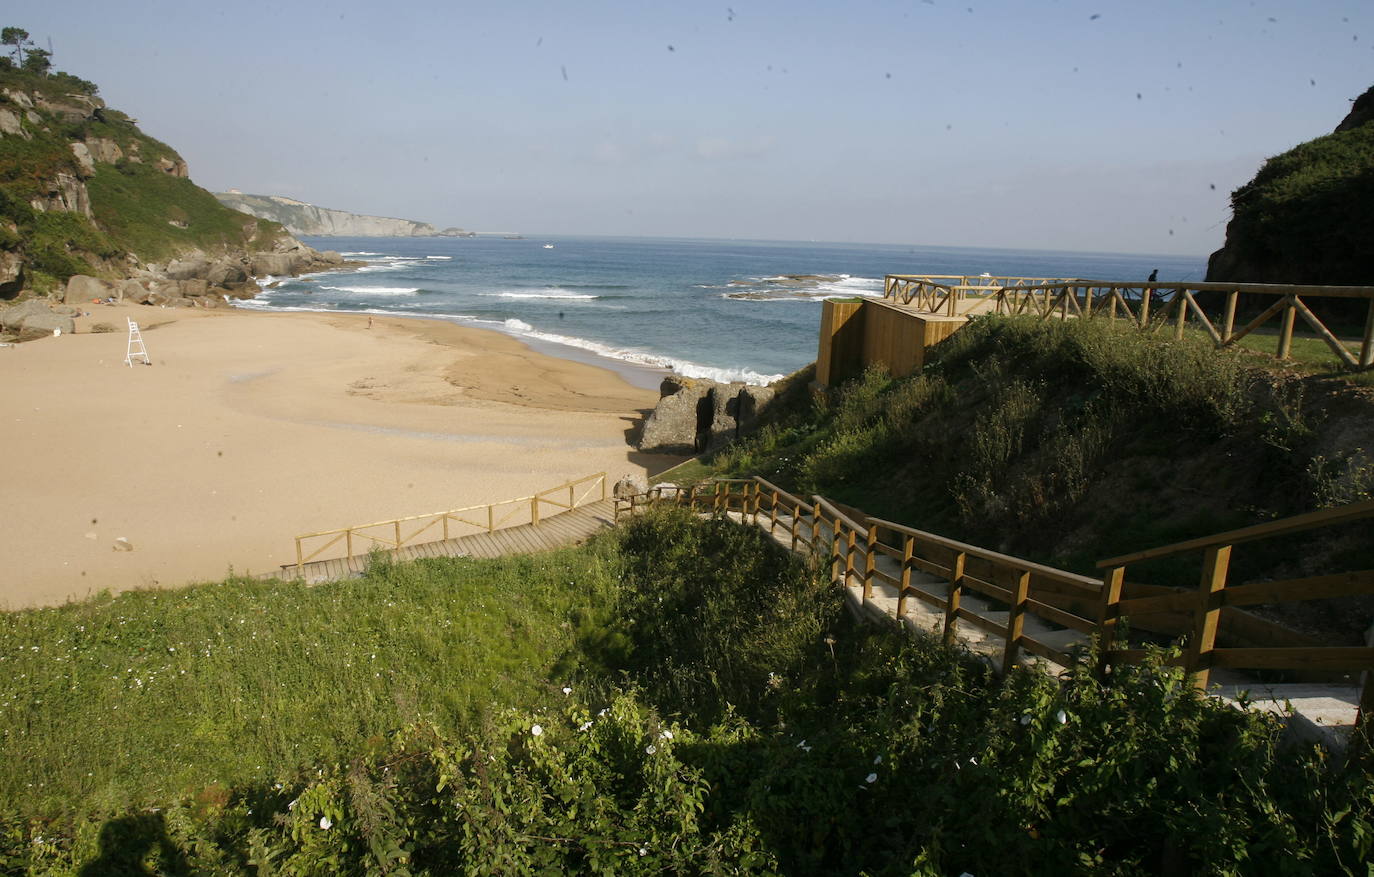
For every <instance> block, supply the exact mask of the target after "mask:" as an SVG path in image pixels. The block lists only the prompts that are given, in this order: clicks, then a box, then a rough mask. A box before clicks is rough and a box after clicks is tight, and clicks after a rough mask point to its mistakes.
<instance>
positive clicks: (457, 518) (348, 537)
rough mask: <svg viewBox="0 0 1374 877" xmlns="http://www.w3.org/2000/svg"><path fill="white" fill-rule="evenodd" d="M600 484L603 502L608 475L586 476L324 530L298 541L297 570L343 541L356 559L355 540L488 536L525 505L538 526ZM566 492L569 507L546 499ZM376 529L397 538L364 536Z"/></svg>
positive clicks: (389, 542) (393, 543)
mask: <svg viewBox="0 0 1374 877" xmlns="http://www.w3.org/2000/svg"><path fill="white" fill-rule="evenodd" d="M597 482H599V483H600V485H601V498H602V499H605V498H606V473H605V472H598V473H596V474H594V475H585V476H583V477H581V478H574V479H573V480H571V481H565V482H564V483H562V484H559V485H557V486H556V487H550V488H548V489H546V490H541V491H539V492H538V493H534V494H531V495H529V496H521V497H517V498H515V499H503V500H499V501H497V502H490V503H486V504H484V505H471V506H464V507H463V508H458V509H448V510H446V511H441V512H429V513H428V514H421V515H406V516H405V517H401V518H389V519H387V520H385V521H373V522H372V523H369V524H354V525H353V526H350V527H337V528H335V529H332V530H320V531H319V532H316V533H304V534H301V535H300V536H297V537H296V569H297V571H300V570H301V567H302V566H304V564H306V563H308V562H309V561H311V560H314V559H315V558H316V557H319V556H320V555H321V554H323V553H324V552H325V551H327V550H329V549H330V548H331V547H333V546H334V545H337V544H338V543H339V541H340V540H341V539H342V540H345V544H346V554H348V555H349V556H352V554H353V537H354V536H357V537H358V538H360V539H367V540H369V541H371V542H373V543H374V544H382V545H389V546H390V547H392V548H400V547H401V546H403V545H405V544H406V543H408V542H410V541H411V540H412V539H414V538H415V537H416V536H418V535H420V534H421V533H423V532H425V531H426V530H428V529H429V528H431V527H433V526H435V525H436V524H439V523H442V524H443V531H444V535H443V538H444V539H447V538H448V525H449V522H450V521H454V522H457V523H461V524H466V525H468V526H470V527H476V528H478V529H486V530H487V531H488V532H491V531H492V530H495V529H497V528H498V527H499V526H500V525H502V524H505V523H506V522H507V521H509V520H510V519H511V517H512V516H513V515H515V514H516V513H517V512H518V511H519V510H520V508H523V507H524V505H525V504H528V505H529V508H530V518H531V523H533V524H535V525H538V523H539V503H541V502H544V503H549V504H550V505H554V506H557V507H559V508H564V509H574V508H577V507H578V506H579V505H581V504H582V503H583V502H585V501H586V499H587V497H589V496H590V495H591V493H592V491H593V490H595V489H596V484H597ZM589 483H590V484H591V486H590V487H588V488H587V490H586V491H585V492H584V493H583V494H582V496H581V497H574V491H575V489H576V488H577V486H578V485H579V484H589ZM562 490H566V491H568V503H567V504H566V505H565V504H563V503H561V502H558V501H556V500H551V499H548V498H547V496H546V495H547V494H551V493H554V492H556V491H562ZM502 506H514V508H512V510H511V511H509V512H507V513H505V514H504V515H502V516H501V517H500V518H497V517H496V509H498V508H500V507H502ZM479 509H482V510H485V511H486V517H487V521H486V523H485V524H483V523H480V522H478V521H472V520H468V519H467V518H463V517H461V515H462V513H464V512H473V511H477V510H479ZM429 518H432V519H433V520H431V521H430V522H429V523H428V524H425V525H424V526H423V527H420V528H419V529H418V530H414V531H412V532H411V533H410V534H408V535H406V534H403V533H402V532H401V525H402V524H405V523H408V522H411V521H421V520H425V519H429ZM373 527H391V528H393V535H392V537H391V538H386V537H382V536H377V535H374V534H371V533H364V532H361V531H363V530H368V529H371V528H373ZM323 536H333V537H334V538H333V539H331V540H329V541H328V542H326V543H325V544H324V545H322V546H320V547H319V548H317V549H315V551H314V552H312V553H311V554H309V555H307V554H305V553H304V547H303V544H302V543H303V542H304V540H306V539H317V538H320V537H323ZM431 541H432V540H431Z"/></svg>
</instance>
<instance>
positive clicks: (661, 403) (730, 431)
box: [638, 376, 773, 454]
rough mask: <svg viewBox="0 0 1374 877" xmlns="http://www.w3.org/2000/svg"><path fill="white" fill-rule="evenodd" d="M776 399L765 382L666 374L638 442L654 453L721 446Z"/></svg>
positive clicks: (696, 451)
mask: <svg viewBox="0 0 1374 877" xmlns="http://www.w3.org/2000/svg"><path fill="white" fill-rule="evenodd" d="M772 399H773V391H772V390H771V389H769V388H767V387H754V386H750V385H749V384H721V383H717V382H715V381H707V380H701V379H698V378H683V377H677V376H671V377H667V378H664V379H663V384H662V385H661V386H660V387H659V400H658V405H657V406H656V407H655V408H654V410H653V412H652V413H650V415H649V417H648V418H647V419H646V420H645V421H644V429H643V430H642V432H641V433H640V437H639V443H638V448H639V450H641V451H644V452H646V453H652V454H700V453H710V452H712V451H716V450H719V449H720V448H722V447H724V446H725V445H727V444H729V443H730V442H732V441H734V440H735V439H736V438H738V437H739V436H741V435H745V434H747V433H748V432H749V431H750V430H752V429H753V427H754V425H755V422H756V421H757V419H758V416H759V414H760V413H762V411H763V409H764V407H765V406H767V404H768V403H769V402H770V401H772Z"/></svg>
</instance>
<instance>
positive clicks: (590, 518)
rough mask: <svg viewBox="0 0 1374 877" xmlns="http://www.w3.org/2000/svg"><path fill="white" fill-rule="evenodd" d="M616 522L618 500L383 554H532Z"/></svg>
mask: <svg viewBox="0 0 1374 877" xmlns="http://www.w3.org/2000/svg"><path fill="white" fill-rule="evenodd" d="M613 522H614V507H613V505H612V500H609V499H603V500H598V501H596V502H591V503H588V504H586V505H582V506H578V507H577V508H575V509H572V510H570V511H565V512H561V513H559V514H556V515H548V516H545V517H542V518H541V519H540V521H539V523H538V524H519V525H517V526H513V527H505V528H502V529H499V530H493V531H491V532H490V533H473V534H471V535H468V536H458V537H455V538H453V539H441V540H438V541H435V542H421V543H419V544H417V545H407V546H405V547H403V548H397V549H392V550H389V551H385V552H383V554H385V555H386V556H388V557H391V558H394V559H395V560H418V559H419V558H422V557H502V556H504V555H507V554H530V553H533V552H537V551H550V550H552V549H555V548H564V547H566V546H569V545H576V544H578V543H581V542H585V541H586V540H587V539H589V538H590V537H591V536H592V534H593V533H596V532H597V531H598V530H602V529H605V528H606V527H609V526H611V525H612V523H613ZM369 560H370V556H369V555H366V554H355V555H353V556H352V557H347V558H343V557H340V558H335V559H332V560H312V561H310V562H309V563H305V564H303V565H302V566H301V569H300V571H299V572H298V571H297V569H296V565H295V564H294V563H293V564H288V565H286V566H283V567H282V568H281V569H280V570H278V571H276V572H270V573H265V574H263V575H261V576H259V578H263V579H282V580H285V581H295V580H296V579H303V580H304V581H305V583H306V584H308V585H316V584H320V583H322V582H332V581H338V580H339V579H347V578H355V577H357V576H360V575H362V574H363V573H364V572H365V571H366V570H367V564H368V562H369Z"/></svg>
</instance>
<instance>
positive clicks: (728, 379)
mask: <svg viewBox="0 0 1374 877" xmlns="http://www.w3.org/2000/svg"><path fill="white" fill-rule="evenodd" d="M478 322H485V321H478ZM513 323H514V324H518V325H516V326H512V324H513ZM505 326H506V329H507V330H517V334H519V335H522V336H524V337H526V338H536V339H538V340H540V341H547V342H549V343H552V344H561V345H563V346H565V347H575V348H577V349H579V350H586V351H588V352H591V353H595V354H597V355H598V356H604V357H606V358H608V359H618V360H620V361H621V362H628V363H631V364H632V365H642V366H648V367H649V368H662V369H667V370H668V371H671V372H676V373H677V374H680V375H683V376H684V377H689V378H706V379H708V380H712V381H720V382H721V383H727V384H728V383H732V382H736V381H739V382H743V383H746V384H757V385H760V386H762V385H764V384H771V383H772V382H773V381H777V380H781V379H782V377H783V375H780V374H779V375H765V374H760V373H759V372H756V371H754V370H753V369H751V368H714V367H712V366H707V365H700V364H699V363H695V362H692V361H690V360H686V359H674V358H673V357H671V356H660V355H658V354H655V353H646V352H645V351H642V350H635V349H633V348H629V347H612V346H610V345H608V344H602V343H601V342H599V341H591V340H588V339H586V338H577V337H575V336H571V335H557V334H554V333H552V332H540V331H538V330H536V329H534V328H532V327H530V325H529V324H528V323H523V322H521V321H520V320H506V323H505Z"/></svg>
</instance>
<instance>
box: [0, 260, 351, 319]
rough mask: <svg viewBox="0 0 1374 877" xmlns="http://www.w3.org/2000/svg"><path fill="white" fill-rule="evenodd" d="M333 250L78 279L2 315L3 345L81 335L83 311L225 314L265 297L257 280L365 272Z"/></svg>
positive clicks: (147, 268) (186, 262) (170, 265)
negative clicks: (122, 307) (113, 308)
mask: <svg viewBox="0 0 1374 877" xmlns="http://www.w3.org/2000/svg"><path fill="white" fill-rule="evenodd" d="M362 264H363V263H361V262H349V261H346V260H345V259H344V258H343V256H341V255H339V254H338V253H336V252H334V251H332V250H326V251H320V250H316V249H314V248H313V247H309V246H306V245H305V244H303V243H301V242H300V241H297V240H295V239H293V238H285V239H282V240H280V241H279V242H278V244H277V246H276V247H275V248H274V249H273V250H271V251H269V252H257V253H243V254H238V255H233V256H223V255H221V256H208V255H205V254H203V253H193V254H185V255H183V256H182V257H181V258H178V259H174V260H172V261H170V262H167V263H166V264H161V265H159V264H149V265H145V266H141V267H138V268H136V269H134V270H133V271H132V272H131V273H130V274H129V276H128V277H125V278H123V279H120V280H104V279H101V278H99V277H93V276H90V275H86V274H76V275H73V276H72V277H71V278H69V279H68V280H67V284H66V286H65V287H64V288H63V289H62V290H61V291H60V293H59V294H56V295H53V296H49V297H45V298H31V299H27V300H25V301H22V302H20V303H18V304H15V305H13V306H12V307H9V308H4V309H0V343H10V344H13V343H20V342H24V341H33V340H35V339H38V338H46V337H50V336H52V335H54V334H56V335H67V334H71V333H72V332H73V331H75V322H74V319H75V317H77V316H79V315H80V308H81V306H82V305H89V304H99V303H103V302H114V303H121V302H124V303H133V304H140V305H149V306H152V307H169V308H221V307H228V306H230V303H231V302H232V301H234V300H244V299H250V298H253V297H254V296H256V295H257V294H258V293H259V292H261V291H262V287H261V285H260V284H259V283H258V280H257V278H260V277H282V276H293V277H294V276H298V275H301V274H309V273H312V272H316V271H346V270H350V269H354V268H358V267H361V266H362Z"/></svg>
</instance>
